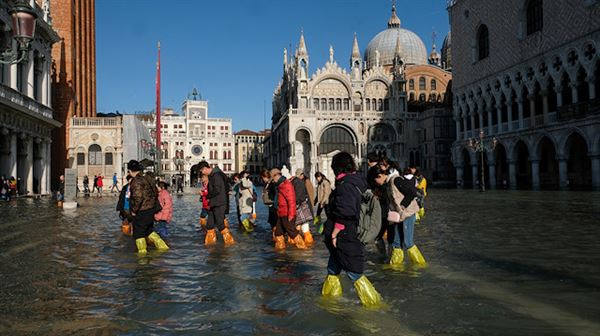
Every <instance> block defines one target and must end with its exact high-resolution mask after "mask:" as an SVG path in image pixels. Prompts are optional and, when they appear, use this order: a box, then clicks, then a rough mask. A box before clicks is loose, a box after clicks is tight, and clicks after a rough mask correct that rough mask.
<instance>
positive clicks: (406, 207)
mask: <svg viewBox="0 0 600 336" xmlns="http://www.w3.org/2000/svg"><path fill="white" fill-rule="evenodd" d="M388 183H389V187H388V188H387V192H388V195H387V197H388V202H389V209H390V210H391V211H396V212H398V213H400V218H401V220H402V221H403V220H404V219H406V218H408V217H410V216H412V215H414V214H416V213H417V212H418V211H419V205H418V204H417V201H416V199H415V198H416V196H417V190H416V189H417V188H416V187H415V183H414V180H407V179H404V178H403V177H402V176H393V177H391V178H389V179H388Z"/></svg>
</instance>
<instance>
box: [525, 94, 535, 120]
mask: <svg viewBox="0 0 600 336" xmlns="http://www.w3.org/2000/svg"><path fill="white" fill-rule="evenodd" d="M527 99H528V100H529V127H530V128H534V127H535V96H534V95H529V96H527Z"/></svg>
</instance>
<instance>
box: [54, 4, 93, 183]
mask: <svg viewBox="0 0 600 336" xmlns="http://www.w3.org/2000/svg"><path fill="white" fill-rule="evenodd" d="M44 3H45V4H46V6H49V8H50V9H51V10H52V13H53V15H52V27H53V28H54V29H55V30H56V31H57V32H58V34H59V35H60V41H59V42H58V43H56V44H55V45H54V47H53V49H52V65H51V69H52V101H53V107H54V118H55V119H56V120H57V121H59V122H60V123H62V125H63V126H62V127H60V128H58V129H56V130H55V131H54V134H53V139H54V140H53V143H52V154H53V157H55V158H56V160H54V161H53V166H52V172H53V173H52V174H53V176H54V178H57V177H58V175H60V174H62V173H63V172H64V169H65V168H66V167H70V166H72V165H73V163H72V162H69V161H68V148H69V144H70V140H69V138H68V137H69V135H70V134H71V132H70V130H69V127H70V126H71V125H72V124H73V123H72V122H71V118H72V117H78V118H90V117H91V118H93V117H96V14H95V13H96V11H95V0H77V1H69V0H66V1H63V0H60V1H56V0H55V1H49V0H45V1H44Z"/></svg>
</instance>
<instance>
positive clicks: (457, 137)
mask: <svg viewBox="0 0 600 336" xmlns="http://www.w3.org/2000/svg"><path fill="white" fill-rule="evenodd" d="M454 122H455V124H456V140H461V139H462V137H461V135H460V121H459V120H458V118H455V119H454Z"/></svg>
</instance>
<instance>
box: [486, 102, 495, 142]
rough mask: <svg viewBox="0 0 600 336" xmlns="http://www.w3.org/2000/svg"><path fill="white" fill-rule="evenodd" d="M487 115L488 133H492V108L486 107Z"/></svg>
mask: <svg viewBox="0 0 600 336" xmlns="http://www.w3.org/2000/svg"><path fill="white" fill-rule="evenodd" d="M487 116H488V125H487V126H488V135H492V134H494V131H493V129H492V121H493V120H492V108H491V107H488V108H487Z"/></svg>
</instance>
